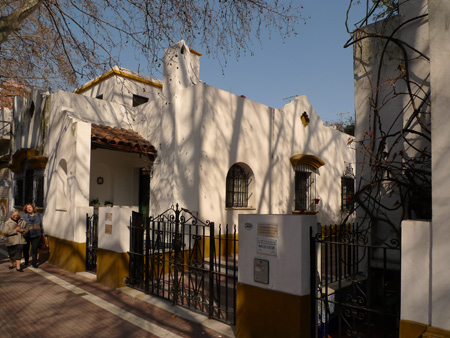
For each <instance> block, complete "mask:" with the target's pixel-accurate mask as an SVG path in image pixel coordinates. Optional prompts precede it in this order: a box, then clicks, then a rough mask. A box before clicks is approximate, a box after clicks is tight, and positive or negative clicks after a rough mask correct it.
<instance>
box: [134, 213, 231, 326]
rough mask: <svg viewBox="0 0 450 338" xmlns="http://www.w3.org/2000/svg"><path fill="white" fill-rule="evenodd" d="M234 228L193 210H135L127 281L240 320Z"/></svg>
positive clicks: (212, 313)
mask: <svg viewBox="0 0 450 338" xmlns="http://www.w3.org/2000/svg"><path fill="white" fill-rule="evenodd" d="M237 250H238V240H237V233H236V227H233V228H232V229H230V228H229V227H228V226H226V227H225V228H224V229H223V228H222V227H221V226H218V227H217V229H216V227H215V226H214V223H212V222H202V221H200V220H199V219H198V218H197V217H195V216H194V215H192V213H190V211H189V210H187V209H183V208H179V207H178V205H176V207H171V208H170V209H168V210H167V211H165V212H164V213H162V214H161V215H159V216H157V217H150V218H144V217H142V216H141V215H139V214H137V213H133V216H132V220H131V225H130V251H129V257H130V266H129V269H130V272H129V277H128V278H127V285H129V286H130V287H133V288H136V289H140V290H142V291H144V292H146V293H149V294H153V295H156V296H158V297H162V298H165V299H168V300H170V301H171V302H172V303H173V304H174V305H181V306H184V307H188V308H190V309H192V310H194V311H197V312H201V313H204V314H206V315H208V316H209V317H210V318H214V319H218V320H221V321H224V322H228V323H235V320H236V287H237V269H238V262H237Z"/></svg>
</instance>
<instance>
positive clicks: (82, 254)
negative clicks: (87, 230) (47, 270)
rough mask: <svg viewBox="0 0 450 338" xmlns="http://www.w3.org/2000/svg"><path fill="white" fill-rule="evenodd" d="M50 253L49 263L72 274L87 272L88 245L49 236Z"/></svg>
mask: <svg viewBox="0 0 450 338" xmlns="http://www.w3.org/2000/svg"><path fill="white" fill-rule="evenodd" d="M47 237H48V242H49V247H50V253H49V257H48V261H49V262H50V263H51V264H53V265H56V266H58V267H60V268H62V269H64V270H67V271H70V272H79V271H86V243H75V242H71V241H68V240H65V239H60V238H56V237H52V236H47Z"/></svg>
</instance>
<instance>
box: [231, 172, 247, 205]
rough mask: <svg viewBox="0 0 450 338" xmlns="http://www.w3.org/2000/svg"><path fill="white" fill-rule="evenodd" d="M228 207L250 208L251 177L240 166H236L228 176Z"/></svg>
mask: <svg viewBox="0 0 450 338" xmlns="http://www.w3.org/2000/svg"><path fill="white" fill-rule="evenodd" d="M226 185H227V187H226V207H227V208H233V207H248V200H249V194H248V186H249V175H248V174H247V173H246V171H245V169H244V168H243V167H241V166H240V165H239V164H234V165H233V166H232V167H231V168H230V170H229V171H228V175H227V182H226Z"/></svg>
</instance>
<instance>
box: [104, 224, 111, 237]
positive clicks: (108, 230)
mask: <svg viewBox="0 0 450 338" xmlns="http://www.w3.org/2000/svg"><path fill="white" fill-rule="evenodd" d="M105 234H107V235H112V224H105Z"/></svg>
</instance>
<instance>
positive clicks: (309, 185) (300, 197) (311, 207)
mask: <svg viewBox="0 0 450 338" xmlns="http://www.w3.org/2000/svg"><path fill="white" fill-rule="evenodd" d="M294 170H295V192H294V194H295V195H294V209H295V211H300V212H305V211H315V203H314V199H315V197H316V180H315V175H316V172H315V169H314V168H313V167H312V166H311V165H309V164H301V165H297V166H295V167H294Z"/></svg>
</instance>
